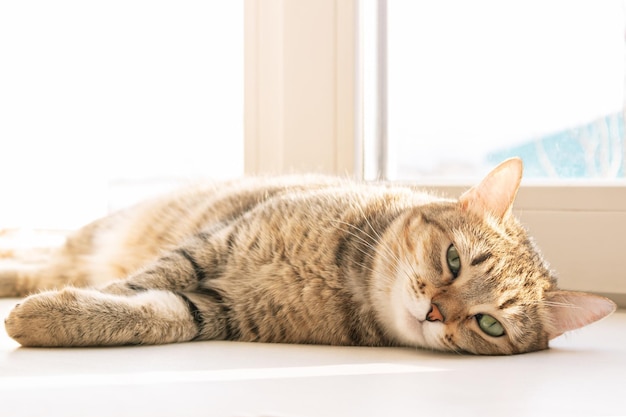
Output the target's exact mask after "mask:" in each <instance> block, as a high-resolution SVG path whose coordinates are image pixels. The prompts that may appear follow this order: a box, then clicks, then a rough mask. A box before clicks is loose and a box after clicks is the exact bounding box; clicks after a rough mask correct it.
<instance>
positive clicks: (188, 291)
mask: <svg viewBox="0 0 626 417" xmlns="http://www.w3.org/2000/svg"><path fill="white" fill-rule="evenodd" d="M222 253H223V251H221V250H220V247H219V245H218V244H212V243H211V242H209V241H207V237H206V236H202V235H200V236H197V237H195V238H194V239H191V240H190V241H189V242H187V243H186V244H185V245H183V246H181V247H179V248H177V249H175V250H173V251H171V252H169V253H166V254H165V255H164V256H162V257H161V258H159V259H158V260H157V261H155V262H154V263H152V264H151V265H149V266H147V267H146V268H144V269H143V270H141V271H139V272H137V273H136V274H134V275H132V276H130V277H128V278H126V279H124V280H119V281H114V282H112V283H111V284H108V285H107V286H105V287H103V288H101V289H100V290H96V289H77V288H66V289H63V290H61V291H49V292H44V293H40V294H36V295H33V296H30V297H28V298H27V299H26V300H24V302H22V303H21V304H20V305H18V306H16V307H15V309H14V310H13V311H12V312H11V313H10V315H9V317H8V318H7V320H6V321H5V325H6V328H7V332H8V333H9V335H10V336H11V337H13V338H14V339H15V340H17V341H18V342H20V343H21V344H23V345H25V346H96V345H101V346H102V345H121V344H138V343H141V344H155V343H171V342H181V341H188V340H192V339H223V338H230V337H231V335H232V331H231V330H229V329H230V326H229V323H230V322H229V318H228V314H229V311H230V310H229V308H228V305H227V302H226V300H224V299H223V297H222V295H221V294H220V293H219V292H218V291H217V290H213V289H209V288H207V287H206V285H204V286H201V285H200V284H201V283H203V282H205V281H207V280H210V279H211V278H212V277H216V276H217V275H216V274H219V271H220V270H221V268H220V262H223V261H224V259H222V255H221V254H222Z"/></svg>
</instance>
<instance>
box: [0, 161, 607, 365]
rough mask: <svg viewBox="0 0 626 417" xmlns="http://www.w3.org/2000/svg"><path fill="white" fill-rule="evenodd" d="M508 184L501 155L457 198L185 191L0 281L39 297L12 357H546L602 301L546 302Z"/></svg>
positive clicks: (360, 191) (570, 296)
mask: <svg viewBox="0 0 626 417" xmlns="http://www.w3.org/2000/svg"><path fill="white" fill-rule="evenodd" d="M521 176H522V163H521V161H520V160H519V159H510V160H507V161H505V162H504V163H502V164H501V165H499V166H498V167H496V168H495V169H494V170H493V171H492V172H491V173H489V174H488V175H487V177H486V178H485V179H483V180H482V182H481V183H480V184H478V185H477V186H475V187H473V188H471V189H470V190H468V191H467V192H465V193H464V194H463V195H462V196H461V197H460V198H459V199H458V200H449V199H442V198H439V197H435V196H433V195H429V194H425V193H422V192H419V191H418V190H416V189H414V188H411V187H410V186H406V185H393V184H373V183H357V182H349V181H347V180H339V179H332V178H320V177H286V178H248V179H243V180H240V181H233V182H229V183H222V184H212V185H207V186H205V187H199V188H194V189H189V190H185V191H181V192H179V193H177V194H173V195H170V196H166V197H164V198H161V199H156V200H152V201H148V202H145V203H142V204H139V205H137V206H134V207H132V208H130V209H126V210H123V211H120V212H117V213H114V214H112V215H110V216H108V217H105V218H103V219H100V220H97V221H95V222H94V223H91V224H89V225H87V226H86V227H84V228H82V229H81V230H79V231H78V232H76V233H75V234H74V235H71V236H70V237H69V238H68V240H67V243H66V245H65V246H64V247H63V248H61V249H60V250H59V252H58V253H57V254H56V255H55V256H54V257H53V258H52V259H51V261H50V263H49V265H47V266H45V267H42V268H40V269H36V270H34V269H17V270H5V271H1V272H0V296H4V297H9V296H13V297H14V296H26V295H28V294H34V295H30V296H29V297H27V298H26V299H25V300H23V301H22V302H21V303H20V304H18V305H17V306H16V307H15V308H14V309H13V311H11V313H10V314H9V316H8V318H7V319H6V320H5V326H6V330H7V332H8V334H9V336H11V337H12V338H13V339H15V340H16V341H18V342H19V343H20V344H22V345H23V346H109V345H126V344H159V343H174V342H187V341H192V340H213V339H216V340H240V341H259V342H283V343H318V344H330V345H363V346H413V347H423V348H427V349H434V350H441V351H454V352H466V353H475V354H514V353H523V352H530V351H536V350H540V349H546V348H547V347H548V341H549V340H550V339H552V338H554V337H556V336H559V335H560V334H562V333H563V332H566V331H568V330H572V329H576V328H579V327H582V326H585V325H586V324H589V323H591V322H594V321H596V320H599V319H601V318H603V317H605V316H607V315H608V314H610V313H612V312H613V311H614V310H615V304H614V303H613V302H612V301H610V300H608V299H606V298H603V297H600V296H596V295H591V294H586V293H581V292H572V291H563V290H559V289H557V286H556V279H555V277H554V275H553V274H552V272H551V271H550V270H549V269H548V266H547V264H546V262H545V261H544V260H543V258H542V257H541V255H540V254H539V252H538V251H537V249H536V248H535V246H534V245H533V242H532V240H531V239H530V238H529V237H528V235H527V234H526V231H525V230H524V229H523V228H522V226H521V225H520V223H519V221H518V220H517V219H516V218H515V217H514V216H513V214H512V210H511V207H512V204H513V201H514V199H515V195H516V193H517V190H518V187H519V184H520V180H521ZM63 287H64V288H63ZM54 288H62V289H60V290H52V289H54Z"/></svg>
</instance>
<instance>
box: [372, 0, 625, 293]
mask: <svg viewBox="0 0 626 417" xmlns="http://www.w3.org/2000/svg"><path fill="white" fill-rule="evenodd" d="M361 5H362V6H363V7H362V13H363V15H362V22H363V26H362V29H363V31H364V33H363V39H364V62H365V69H364V70H365V74H366V75H365V77H364V79H365V82H366V84H365V94H364V97H365V101H366V102H365V109H366V110H365V126H366V127H365V133H366V135H365V141H366V149H369V150H370V152H369V157H368V156H367V155H368V152H366V160H365V163H366V168H367V169H366V171H365V173H366V177H367V178H372V177H376V176H380V174H382V175H383V177H385V178H390V179H403V180H407V179H410V180H414V181H418V182H419V183H421V184H423V185H424V186H426V187H427V188H436V189H438V190H439V191H443V192H446V193H447V194H449V195H458V194H459V193H460V192H461V191H462V190H463V189H464V188H466V187H467V186H469V185H471V184H472V183H473V182H475V181H476V180H477V179H478V178H480V177H481V176H482V175H484V174H485V173H486V172H487V171H488V170H489V169H490V168H491V167H492V166H494V165H495V164H496V163H498V162H500V161H501V160H503V159H505V158H507V157H510V156H514V155H516V156H521V157H523V159H524V161H525V167H526V172H525V174H526V176H525V178H526V179H525V181H524V182H523V186H522V189H521V190H520V194H519V196H518V199H517V203H516V209H517V214H518V215H519V216H520V217H521V219H522V221H523V222H524V223H525V225H526V226H527V227H528V228H529V231H530V234H531V235H532V236H534V237H535V238H536V240H537V242H538V244H539V247H540V248H541V249H542V250H543V252H544V254H545V256H546V258H547V259H548V260H549V261H550V262H551V263H552V266H553V267H554V268H555V269H556V271H557V272H558V273H559V276H560V277H561V278H560V282H561V285H562V286H564V287H566V288H570V289H578V290H590V291H596V292H601V293H608V294H609V295H610V296H611V297H612V298H614V299H616V300H617V301H618V302H619V303H620V304H622V305H625V304H626V303H625V302H626V297H625V295H626V277H624V276H623V274H622V273H621V272H619V271H621V265H620V261H619V259H621V257H622V254H621V252H622V251H621V249H620V248H623V247H624V245H626V182H624V180H623V177H624V163H623V158H624V155H625V147H624V117H623V103H624V76H625V71H624V52H625V48H624V27H625V25H624V23H625V17H624V4H623V2H622V1H621V0H614V1H606V2H593V1H585V0H581V1H561V0H546V1H523V2H497V1H485V0H478V1H472V2H464V1H460V0H459V1H454V0H448V1H445V2H426V1H410V0H389V1H386V0H378V1H368V0H363V1H362V2H361ZM372 56H373V57H374V58H372ZM370 120H376V121H377V123H375V124H374V123H369V121H370ZM368 123H369V124H368Z"/></svg>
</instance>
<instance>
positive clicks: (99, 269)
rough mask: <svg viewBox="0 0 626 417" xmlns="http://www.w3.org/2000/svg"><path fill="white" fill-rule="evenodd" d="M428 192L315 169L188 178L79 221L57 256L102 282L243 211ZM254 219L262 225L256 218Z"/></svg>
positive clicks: (368, 201) (291, 212) (366, 202)
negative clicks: (307, 172)
mask: <svg viewBox="0 0 626 417" xmlns="http://www.w3.org/2000/svg"><path fill="white" fill-rule="evenodd" d="M432 199H434V197H432V196H429V195H427V194H422V193H418V192H417V191H416V190H413V189H411V188H409V187H404V186H392V185H389V184H370V183H364V182H354V181H349V180H345V179H339V178H335V177H325V176H315V175H309V176H283V177H246V178H242V179H238V180H232V181H226V182H203V183H196V184H193V185H191V186H187V187H184V188H182V189H180V190H178V191H176V192H173V193H169V194H166V195H163V196H160V197H157V198H153V199H150V200H147V201H144V202H142V203H139V204H137V205H135V206H132V207H130V208H127V209H124V210H121V211H119V212H116V213H113V214H112V215H110V216H108V217H105V218H103V219H100V220H97V221H95V222H93V223H91V224H89V225H87V226H86V227H84V228H83V229H81V230H79V231H78V232H77V233H75V234H74V235H72V236H70V238H69V239H68V243H67V245H66V247H65V252H66V254H65V256H67V255H70V256H72V257H73V258H74V259H73V262H74V263H75V262H76V260H77V259H80V260H82V261H84V262H86V263H87V264H88V266H89V268H90V271H89V275H91V276H92V277H93V279H94V281H95V282H99V281H102V282H105V281H107V280H110V279H111V278H112V277H123V276H126V275H127V274H129V273H131V272H133V271H135V270H137V269H138V268H140V267H142V266H143V265H145V264H146V263H147V262H150V261H151V260H153V259H155V258H156V257H157V256H158V255H159V254H161V253H163V252H164V251H166V250H169V249H173V248H174V247H176V246H177V245H180V244H181V243H182V242H183V241H184V240H185V239H187V238H189V237H191V236H193V235H194V234H197V233H199V232H201V231H203V230H207V229H210V228H213V227H220V226H221V225H223V224H226V223H230V222H233V221H242V219H243V216H244V215H246V216H247V217H246V219H243V221H250V220H251V216H255V215H256V216H263V217H264V218H265V219H267V220H269V219H270V218H272V219H274V221H280V222H281V223H282V222H285V223H288V222H289V219H291V220H292V221H296V222H306V221H309V222H316V219H315V218H316V217H320V216H328V215H331V214H332V213H335V214H337V213H345V212H346V211H349V212H350V211H352V212H355V213H361V212H362V210H364V207H365V206H368V207H369V208H370V210H377V211H383V210H385V209H386V208H388V207H389V208H390V207H391V206H394V205H396V206H397V205H401V206H404V205H407V204H409V205H415V204H420V203H427V202H429V201H431V200H432ZM254 223H255V225H256V227H263V221H260V220H258V219H256V221H254ZM295 238H297V236H294V239H295ZM75 255H79V256H75Z"/></svg>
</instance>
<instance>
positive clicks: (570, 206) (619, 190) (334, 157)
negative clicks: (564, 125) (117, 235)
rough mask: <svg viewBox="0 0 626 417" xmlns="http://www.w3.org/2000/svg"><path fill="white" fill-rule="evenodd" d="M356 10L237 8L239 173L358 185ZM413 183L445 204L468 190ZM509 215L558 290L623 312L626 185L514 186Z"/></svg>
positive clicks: (339, 2)
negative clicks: (316, 176) (241, 54)
mask: <svg viewBox="0 0 626 417" xmlns="http://www.w3.org/2000/svg"><path fill="white" fill-rule="evenodd" d="M377 1H380V2H385V0H377ZM261 6H262V7H261ZM361 7H363V3H362V2H361V1H358V0H348V1H344V0H302V1H299V2H282V1H279V0H269V1H264V0H263V1H261V0H246V1H245V5H244V9H245V24H244V27H245V36H244V44H245V46H244V48H245V58H244V63H245V70H244V73H245V98H244V102H245V105H244V108H245V129H244V131H245V134H244V136H245V140H244V143H245V145H244V148H245V164H244V166H245V172H246V174H266V173H271V174H286V173H296V172H320V173H326V174H332V175H340V176H348V177H352V178H356V179H363V176H364V164H365V162H364V161H365V152H364V143H365V139H364V134H365V133H364V132H366V131H367V130H368V129H371V126H369V127H368V124H367V123H365V120H364V119H365V117H364V94H365V93H364V89H363V87H364V86H363V79H364V75H363V65H362V64H363V45H362V37H361V35H360V33H359V21H360V10H361ZM379 100H380V95H379ZM375 130H376V128H375V127H374V128H373V131H375ZM420 185H423V188H424V189H426V190H430V191H433V192H436V193H438V194H444V195H447V196H450V197H455V196H458V195H460V193H461V192H462V191H464V190H466V189H467V188H469V187H470V186H471V185H472V184H470V183H468V182H461V183H455V184H451V183H449V182H447V183H443V182H439V183H437V184H434V183H433V182H432V181H431V182H429V183H426V182H423V183H421V184H420ZM514 208H515V212H516V214H517V215H518V216H519V217H520V219H521V220H522V222H523V223H524V225H525V226H526V227H527V228H528V229H529V232H530V235H531V236H533V237H534V238H535V240H536V241H537V243H538V246H539V248H540V249H541V250H542V252H543V253H544V255H545V256H546V258H547V259H548V261H549V262H550V264H551V265H552V267H553V268H554V269H555V270H556V271H557V275H558V276H559V282H560V286H561V287H563V288H567V289H572V290H583V291H591V292H596V293H601V294H605V295H608V296H610V297H611V298H613V299H614V300H615V301H616V302H618V304H619V305H620V306H622V307H626V276H625V273H624V272H623V270H622V269H621V261H620V259H621V257H622V256H623V254H622V252H623V250H624V248H626V184H624V183H622V182H614V183H599V182H598V183H592V182H587V183H584V184H582V183H580V182H578V183H565V182H559V183H558V184H557V183H552V184H548V183H542V184H539V183H533V182H529V181H523V183H522V187H521V189H520V192H519V194H518V198H517V200H516V204H515V207H514Z"/></svg>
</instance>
